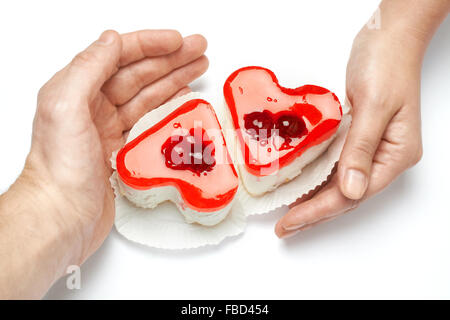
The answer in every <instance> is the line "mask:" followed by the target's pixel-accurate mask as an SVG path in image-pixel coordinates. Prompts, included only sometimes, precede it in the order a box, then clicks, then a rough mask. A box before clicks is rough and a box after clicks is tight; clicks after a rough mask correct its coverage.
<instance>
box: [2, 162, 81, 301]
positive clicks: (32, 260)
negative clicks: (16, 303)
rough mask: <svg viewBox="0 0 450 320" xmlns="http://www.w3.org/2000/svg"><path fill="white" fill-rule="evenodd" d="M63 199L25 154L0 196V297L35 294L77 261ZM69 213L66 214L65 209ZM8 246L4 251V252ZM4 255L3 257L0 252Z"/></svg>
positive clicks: (74, 232) (77, 248) (78, 255)
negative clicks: (16, 174)
mask: <svg viewBox="0 0 450 320" xmlns="http://www.w3.org/2000/svg"><path fill="white" fill-rule="evenodd" d="M63 208H64V207H63V199H62V198H61V196H60V195H59V192H58V190H57V188H56V187H55V186H54V185H53V184H52V183H51V181H49V180H48V179H46V178H45V175H42V174H40V173H39V171H38V170H37V168H36V167H35V166H34V164H33V161H30V157H29V159H28V160H27V163H26V165H25V168H24V170H23V172H22V173H21V175H20V176H19V177H18V179H17V180H16V182H15V183H14V184H13V185H12V186H11V188H10V189H9V190H8V191H7V192H6V193H5V194H4V195H2V196H1V197H0V244H3V245H2V247H3V248H5V250H4V253H1V252H0V265H1V268H0V269H2V270H4V269H6V270H5V272H3V277H6V275H7V276H8V278H2V275H0V287H3V290H4V291H3V292H2V290H0V296H1V297H3V296H6V297H12V298H16V297H19V298H23V297H27V298H30V297H31V298H39V297H41V296H42V295H43V294H44V293H45V292H46V291H47V290H48V288H49V287H50V286H51V285H52V283H53V282H54V281H56V280H57V279H59V278H60V277H61V276H62V275H64V274H65V272H66V270H67V266H69V265H71V264H80V259H81V248H80V247H81V245H80V243H81V242H80V241H78V240H77V237H79V232H78V230H77V227H74V226H73V223H68V221H65V220H64V218H63V216H64V212H63ZM67 214H69V213H67ZM6 250H7V251H6ZM2 255H5V256H2Z"/></svg>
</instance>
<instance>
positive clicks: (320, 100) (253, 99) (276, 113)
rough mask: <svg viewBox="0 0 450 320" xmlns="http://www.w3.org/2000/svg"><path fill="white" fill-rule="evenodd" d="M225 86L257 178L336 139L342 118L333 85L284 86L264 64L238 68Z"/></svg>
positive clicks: (247, 158) (247, 163)
mask: <svg viewBox="0 0 450 320" xmlns="http://www.w3.org/2000/svg"><path fill="white" fill-rule="evenodd" d="M223 90H224V96H225V101H226V103H227V106H228V108H229V110H230V113H231V117H232V121H233V124H234V127H235V129H236V130H237V135H238V138H239V140H240V145H241V151H242V153H243V155H244V159H245V166H246V168H247V170H248V171H249V172H250V173H252V174H253V175H256V176H265V175H269V174H272V173H276V171H277V170H278V169H279V168H282V167H284V166H286V165H288V164H290V163H291V162H292V161H294V160H295V159H296V158H297V157H299V156H301V155H302V154H303V153H304V152H305V151H306V150H308V149H309V148H311V147H313V146H315V145H318V144H320V143H322V142H324V141H325V140H327V139H329V138H330V137H332V136H333V134H335V133H336V131H337V129H338V127H339V124H340V121H341V118H342V108H341V105H340V102H339V100H338V98H337V97H336V95H335V94H334V93H332V92H331V91H329V90H328V89H325V88H322V87H319V86H315V85H305V86H302V87H299V88H295V89H291V88H285V87H282V86H281V85H279V83H278V80H277V78H276V76H275V74H274V73H273V72H272V71H270V70H268V69H265V68H262V67H254V66H251V67H245V68H241V69H239V70H236V71H235V72H233V73H232V74H231V75H230V76H229V77H228V79H227V80H226V81H225V85H224V89H223ZM255 141H256V144H257V145H258V147H255ZM274 150H276V151H277V152H273V151H274Z"/></svg>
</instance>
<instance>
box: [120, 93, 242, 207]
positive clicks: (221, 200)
mask: <svg viewBox="0 0 450 320" xmlns="http://www.w3.org/2000/svg"><path fill="white" fill-rule="evenodd" d="M200 103H204V104H209V103H208V102H206V101H205V100H201V99H194V100H190V101H188V102H186V103H184V104H183V105H182V106H180V107H179V108H178V109H176V110H175V111H173V112H172V113H171V114H169V115H168V116H167V117H166V118H164V119H163V120H161V121H160V122H158V123H157V124H155V125H154V126H153V127H151V128H149V129H148V130H146V131H145V132H143V133H142V134H141V135H139V136H138V137H137V138H135V139H134V140H132V141H130V142H129V143H127V144H126V145H125V146H124V147H123V148H122V149H121V150H120V151H119V153H118V154H117V158H116V163H117V173H118V174H119V176H120V179H121V180H122V181H123V182H124V183H125V184H127V185H128V186H130V187H132V188H134V189H137V190H148V189H150V188H152V187H161V186H174V187H175V188H177V189H178V191H179V192H180V194H181V196H182V198H183V199H184V200H185V201H186V203H187V204H188V205H189V206H190V207H191V208H193V209H196V210H198V211H203V212H209V211H217V210H219V209H222V208H224V207H226V205H227V204H228V203H230V202H231V200H232V199H233V198H234V195H235V194H236V191H237V188H238V186H236V188H233V189H231V190H229V191H228V192H226V193H225V194H219V195H216V196H215V197H214V198H204V197H203V192H202V190H201V189H200V188H198V187H196V186H194V185H192V184H190V183H187V182H186V181H184V180H181V179H177V178H159V177H155V178H137V177H134V176H133V174H132V173H131V172H130V171H129V170H128V169H127V168H126V166H125V156H126V154H127V152H128V151H130V150H131V149H133V148H134V147H135V146H136V145H138V144H139V143H140V142H141V141H142V140H144V139H145V138H147V137H148V136H150V135H151V134H153V133H155V132H156V131H158V130H159V129H161V128H162V127H164V126H165V125H167V124H168V123H169V122H170V121H172V120H173V119H175V118H177V117H178V116H180V115H182V114H184V113H187V112H189V111H191V110H193V109H195V108H196V107H197V106H198V105H199V104H200ZM215 117H216V120H217V116H215ZM219 128H220V125H219ZM222 138H223V135H222ZM228 158H229V155H228ZM228 160H229V161H228V163H227V164H224V165H229V166H230V167H231V169H232V173H233V174H234V176H235V177H236V178H237V177H238V175H237V172H236V170H235V168H234V166H233V164H232V162H231V160H230V159H228ZM213 170H214V169H213ZM199 179H200V177H199Z"/></svg>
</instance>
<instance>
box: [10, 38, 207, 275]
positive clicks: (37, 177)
mask: <svg viewBox="0 0 450 320" xmlns="http://www.w3.org/2000/svg"><path fill="white" fill-rule="evenodd" d="M206 46H207V44H206V40H205V39H204V38H203V37H202V36H200V35H193V36H189V37H186V38H184V39H183V38H182V37H181V35H180V34H179V33H178V32H176V31H170V30H146V31H138V32H133V33H129V34H124V35H119V34H117V33H116V32H115V31H106V32H104V33H103V34H102V35H101V37H100V38H99V40H98V41H96V42H94V43H93V44H92V45H91V46H90V47H88V48H87V49H86V50H85V51H83V52H81V53H80V54H78V55H77V56H76V57H75V58H74V59H73V61H72V62H71V63H70V64H69V65H67V66H66V67H65V68H64V69H62V70H61V71H59V72H58V73H57V74H56V75H55V76H54V77H53V78H52V79H51V80H50V81H49V82H48V83H46V84H45V85H44V86H43V87H42V89H41V90H40V92H39V96H38V107H37V112H36V116H35V121H34V127H33V140H32V147H31V152H30V154H29V156H28V159H27V161H26V166H25V170H24V172H23V174H22V176H21V178H20V179H19V180H18V183H19V182H20V183H25V184H27V183H28V184H32V185H35V186H37V187H38V188H39V189H40V190H41V194H45V195H48V199H46V200H45V201H43V202H47V203H51V204H52V208H51V209H50V210H46V211H48V212H50V214H51V216H50V217H46V218H47V219H50V220H53V221H56V225H57V226H59V227H60V228H61V229H63V231H64V232H65V234H68V236H67V237H65V239H66V240H67V241H71V242H72V243H71V245H72V248H73V249H72V251H73V252H71V259H70V260H71V262H70V264H77V265H81V263H82V262H83V261H84V260H85V259H86V258H87V257H88V256H89V255H91V254H92V253H93V252H94V251H95V250H96V249H97V248H98V247H99V246H100V245H101V244H102V242H103V241H104V239H105V238H106V236H107V235H108V233H109V231H110V229H111V227H112V224H113V219H114V195H113V191H112V189H111V186H110V183H109V176H110V175H111V172H112V171H111V167H110V163H109V158H110V157H111V153H112V151H114V150H116V149H119V148H120V147H122V146H123V144H124V142H125V135H126V133H127V131H128V130H130V128H131V127H132V126H133V125H134V123H135V122H136V121H137V120H138V119H139V118H140V117H141V116H142V115H144V114H145V113H146V112H148V111H149V110H151V109H153V108H155V107H158V106H159V105H161V104H162V103H164V102H165V101H166V100H168V99H170V98H171V97H172V96H174V95H181V94H184V93H187V92H189V91H190V90H189V87H188V84H189V83H190V82H192V81H193V80H195V79H196V78H197V77H199V76H200V75H201V74H203V73H204V72H205V71H206V69H207V67H208V60H207V58H206V57H205V56H204V55H203V54H204V52H205V50H206ZM17 189H19V190H20V188H17ZM61 241H64V240H61ZM61 267H63V268H65V267H66V266H61Z"/></svg>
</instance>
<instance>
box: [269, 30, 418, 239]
mask: <svg viewBox="0 0 450 320" xmlns="http://www.w3.org/2000/svg"><path fill="white" fill-rule="evenodd" d="M424 50H425V44H424V43H423V42H421V41H419V39H413V38H410V37H400V36H397V34H392V33H388V32H381V31H379V30H368V29H367V28H365V29H363V30H362V31H361V32H360V33H359V35H358V36H357V37H356V39H355V41H354V43H353V49H352V52H351V55H350V60H349V62H348V66H347V98H348V100H349V103H350V104H351V105H352V106H353V110H352V116H353V120H352V125H351V128H350V131H349V133H348V136H347V138H346V142H345V146H344V149H343V152H342V154H341V157H340V160H339V164H338V170H337V174H336V175H335V176H334V177H333V178H332V180H331V181H330V182H329V183H328V184H327V185H326V186H325V187H324V188H323V189H322V190H320V191H319V192H318V193H317V194H316V195H314V196H313V197H312V198H311V199H309V200H307V201H303V202H301V203H300V204H298V205H294V206H292V207H291V209H290V211H289V212H288V213H287V214H286V215H285V216H284V217H283V218H282V219H281V220H280V221H279V222H278V224H277V226H276V230H275V231H276V234H277V235H278V236H279V237H287V236H290V235H293V234H295V233H296V232H298V231H301V230H305V229H307V228H310V227H312V226H314V225H317V224H319V223H321V222H325V221H329V220H331V219H333V218H335V217H336V216H338V215H340V214H342V213H345V212H347V211H349V210H351V209H353V208H355V207H356V206H357V205H358V204H359V203H360V202H361V201H364V200H365V199H367V198H369V197H371V196H373V195H374V194H376V193H377V192H379V191H381V190H383V189H384V188H385V187H386V186H388V185H389V184H390V183H391V182H392V181H394V179H395V178H396V177H398V176H399V175H400V174H401V173H402V172H403V171H405V170H406V169H408V168H409V167H411V166H413V165H415V164H416V163H417V162H418V161H419V160H420V158H421V157H422V141H421V131H420V72H421V62H422V56H423V53H424Z"/></svg>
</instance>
